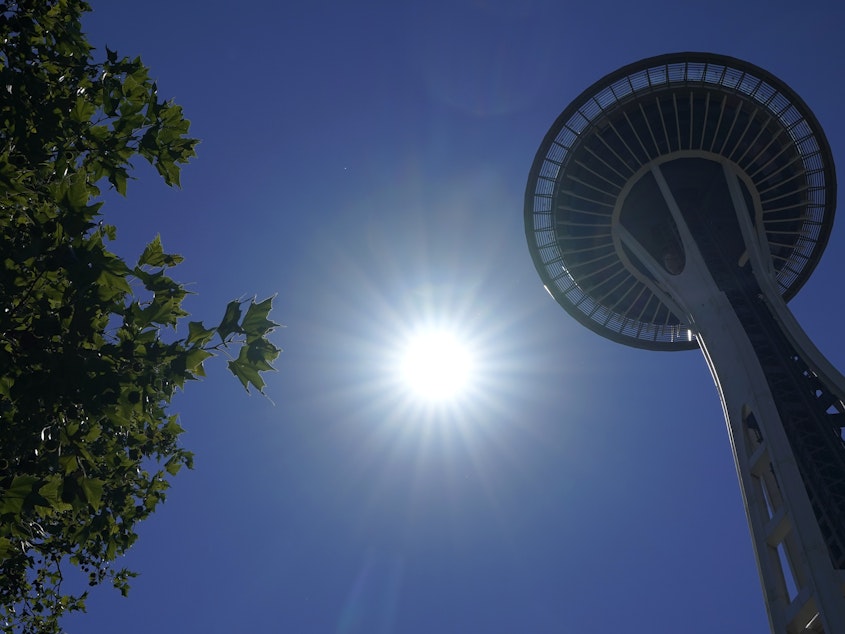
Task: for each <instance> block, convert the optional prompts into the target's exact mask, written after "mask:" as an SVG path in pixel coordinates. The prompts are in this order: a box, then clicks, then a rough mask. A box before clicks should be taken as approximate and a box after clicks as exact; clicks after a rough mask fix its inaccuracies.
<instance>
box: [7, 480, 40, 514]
mask: <svg viewBox="0 0 845 634" xmlns="http://www.w3.org/2000/svg"><path fill="white" fill-rule="evenodd" d="M38 482H39V479H38V478H36V477H33V476H29V475H20V476H16V477H15V479H14V480H12V484H11V486H9V488H8V489H7V490H6V492H5V493H4V494H3V497H2V498H0V514H2V513H14V514H16V515H17V514H20V513H21V511H22V510H23V507H24V502H25V501H26V498H28V497H29V495H30V494H31V493H33V492H34V491H35V489H36V487H35V485H36V484H37V483H38Z"/></svg>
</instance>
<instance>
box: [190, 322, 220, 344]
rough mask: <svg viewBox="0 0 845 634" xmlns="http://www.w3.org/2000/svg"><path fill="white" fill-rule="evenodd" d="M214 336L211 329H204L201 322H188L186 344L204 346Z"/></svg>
mask: <svg viewBox="0 0 845 634" xmlns="http://www.w3.org/2000/svg"><path fill="white" fill-rule="evenodd" d="M213 336H214V329H213V328H206V327H205V326H204V325H203V323H202V322H201V321H191V322H188V339H187V340H186V343H188V344H196V345H198V346H204V345H205V344H207V343H208V342H209V341H210V340H211V338H212V337H213Z"/></svg>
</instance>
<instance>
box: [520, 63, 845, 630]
mask: <svg viewBox="0 0 845 634" xmlns="http://www.w3.org/2000/svg"><path fill="white" fill-rule="evenodd" d="M525 210H526V211H525V225H526V236H527V238H528V241H529V246H530V249H531V253H532V257H533V258H534V262H535V265H536V267H537V270H538V272H539V273H540V275H541V278H542V279H543V282H544V284H545V286H546V289H547V290H548V291H549V293H550V294H551V295H552V296H553V297H554V298H555V299H556V300H557V301H558V303H560V304H561V305H562V306H563V307H564V308H565V309H566V310H567V311H568V312H569V313H570V314H572V315H573V316H575V317H576V318H577V319H578V320H579V321H581V322H582V323H583V324H585V325H586V326H588V327H589V328H591V329H593V330H594V331H596V332H598V333H599V334H601V335H603V336H605V337H608V338H610V339H612V340H615V341H618V342H622V343H626V344H628V345H633V346H636V347H642V348H648V349H653V350H682V349H689V348H693V347H699V348H700V349H701V350H702V352H703V353H704V356H705V359H706V360H707V363H708V366H709V367H710V370H711V373H712V375H713V378H714V381H715V382H716V386H717V388H718V391H719V395H720V398H721V401H722V405H723V409H724V413H725V419H726V421H727V426H728V432H729V435H730V439H731V446H732V450H733V454H734V459H735V463H736V468H737V473H738V477H739V481H740V485H741V490H742V495H743V500H744V503H745V508H746V513H747V518H748V523H749V527H750V530H751V535H752V541H753V544H754V549H755V554H756V558H757V564H758V570H759V572H760V577H761V582H762V585H763V594H764V598H765V601H766V604H767V609H768V612H769V619H770V625H771V628H772V631H773V632H776V633H778V634H780V633H789V634H792V633H798V632H826V633H828V634H837V633H840V632H845V600H843V589H845V443H843V432H842V429H843V425H845V413H844V412H845V407H843V400H845V379H843V377H842V375H841V374H839V372H838V371H837V370H835V369H834V368H833V367H832V366H831V365H830V363H829V362H828V361H827V360H826V359H825V358H824V357H823V355H822V354H821V353H820V352H819V351H818V349H817V348H816V347H815V345H814V344H813V343H812V342H811V341H810V340H809V338H808V337H807V336H806V335H805V334H804V332H803V330H802V329H801V328H800V326H799V325H798V324H797V322H796V320H795V319H794V317H793V316H792V314H791V312H790V311H789V310H788V308H787V307H786V301H788V300H789V299H790V298H791V297H792V296H793V295H794V294H795V293H796V292H797V291H798V290H799V289H800V288H801V286H802V285H803V284H804V282H805V281H806V280H807V278H808V277H809V275H810V274H811V273H812V271H813V269H814V268H815V266H816V264H817V263H818V260H819V257H820V256H821V253H822V251H823V249H824V247H825V245H826V243H827V239H828V236H829V233H830V229H831V226H832V219H833V213H834V210H835V176H834V172H833V161H832V157H831V154H830V150H829V146H828V144H827V141H826V139H825V137H824V134H823V132H822V130H821V127H820V126H819V124H818V122H817V121H816V119H815V117H814V116H813V115H812V112H811V111H810V110H809V108H808V107H807V106H806V105H805V104H804V102H803V101H802V100H801V99H800V98H799V97H798V96H797V95H796V94H795V93H793V92H792V91H791V90H790V89H789V88H788V87H787V86H785V85H784V84H783V82H781V81H780V80H778V79H777V78H775V77H773V76H772V75H770V74H768V73H766V72H765V71H763V70H762V69H759V68H757V67H755V66H753V65H750V64H747V63H745V62H741V61H739V60H735V59H732V58H727V57H722V56H715V55H710V54H697V53H682V54H677V55H667V56H662V57H659V58H652V59H650V60H645V61H643V62H640V63H637V64H633V65H631V66H627V67H625V68H622V69H620V70H619V71H617V72H615V73H613V74H611V75H609V76H607V77H606V78H604V79H603V80H601V81H600V82H597V83H596V84H594V85H593V86H592V87H591V88H589V89H588V90H587V91H585V92H584V93H583V94H582V95H581V96H580V97H578V98H577V99H576V100H575V102H573V104H572V105H571V106H570V107H569V108H567V110H565V111H564V112H563V113H562V114H561V116H560V117H559V118H558V119H557V121H556V122H555V124H554V125H553V126H552V128H551V130H550V131H549V133H548V134H547V136H546V138H545V140H544V141H543V144H542V145H541V148H540V151H539V152H538V154H537V157H536V159H535V162H534V165H533V167H532V171H531V175H530V177H529V185H528V189H527V191H526V206H525Z"/></svg>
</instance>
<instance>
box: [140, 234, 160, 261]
mask: <svg viewBox="0 0 845 634" xmlns="http://www.w3.org/2000/svg"><path fill="white" fill-rule="evenodd" d="M163 264H164V249H163V248H162V246H161V235H159V234H157V235H156V237H155V238H153V240H152V242H150V243H149V244H148V245H147V246H146V248H145V249H144V252H143V253H142V254H141V257H140V258H138V266H162V265H163Z"/></svg>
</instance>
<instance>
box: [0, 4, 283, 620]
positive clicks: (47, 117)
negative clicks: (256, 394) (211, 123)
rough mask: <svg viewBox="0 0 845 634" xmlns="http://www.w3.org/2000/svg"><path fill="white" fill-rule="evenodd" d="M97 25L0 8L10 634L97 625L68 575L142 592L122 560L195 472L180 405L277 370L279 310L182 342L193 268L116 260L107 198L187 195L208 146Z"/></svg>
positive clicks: (0, 279) (234, 319)
mask: <svg viewBox="0 0 845 634" xmlns="http://www.w3.org/2000/svg"><path fill="white" fill-rule="evenodd" d="M88 10H90V8H89V6H88V5H87V4H86V3H85V2H81V1H78V0H27V1H24V0H18V1H17V2H14V1H13V2H0V41H2V42H3V45H2V47H0V631H3V632H32V633H36V632H37V633H42V632H43V633H53V632H58V631H59V630H60V628H59V617H60V616H61V615H62V614H63V613H67V612H72V611H78V610H84V608H85V599H86V596H87V592H83V591H80V590H78V589H76V588H74V589H72V591H70V590H66V589H63V586H62V584H63V583H66V582H65V573H66V570H67V569H68V568H75V569H78V570H79V571H81V572H82V573H83V574H84V575H85V579H86V581H87V583H88V584H89V585H90V586H95V585H98V584H100V583H102V582H105V581H108V582H110V583H112V584H113V585H114V586H115V587H116V588H118V589H119V590H120V591H121V592H122V593H124V594H125V593H126V592H127V591H128V588H129V585H128V582H129V579H130V578H131V577H132V576H133V575H134V573H132V572H130V571H128V570H125V569H121V568H119V567H117V566H116V564H115V561H116V559H117V558H118V557H119V556H120V555H122V554H123V553H125V552H126V550H127V549H128V548H129V547H130V546H132V544H133V543H134V542H135V540H136V538H137V534H136V532H135V529H136V525H137V523H138V522H139V521H141V520H143V519H145V518H146V517H148V516H149V515H150V514H151V513H152V512H153V511H154V510H155V509H156V507H157V505H158V504H159V503H161V502H162V501H164V499H165V495H166V492H167V489H168V487H169V486H170V483H169V478H170V477H171V476H173V475H176V474H177V473H178V472H179V470H180V469H181V468H182V467H183V466H187V467H191V465H192V460H193V456H192V454H191V453H190V452H189V451H187V450H185V449H184V448H183V447H182V446H181V444H180V442H179V437H180V434H181V433H182V431H183V430H182V428H181V427H180V426H179V424H178V421H177V417H176V416H174V415H172V414H170V413H169V410H168V406H169V404H170V402H171V399H172V397H173V396H174V394H175V391H176V390H177V389H182V388H183V387H184V385H185V383H186V382H187V381H189V380H193V379H196V378H198V377H201V376H204V374H205V371H204V362H205V361H206V360H207V359H208V358H209V357H211V356H213V355H215V354H216V353H218V352H221V351H224V352H226V353H227V354H229V357H230V360H229V368H230V370H231V371H232V373H233V374H234V375H235V376H236V377H237V378H238V379H239V380H240V382H241V383H242V384H243V386H244V387H245V388H247V389H248V388H249V386H250V385H252V386H254V387H255V388H256V389H257V390H259V391H262V390H263V388H264V380H263V379H262V376H261V373H262V372H265V371H268V370H271V369H272V365H271V364H272V362H273V360H274V359H275V358H276V357H277V356H278V354H279V349H278V348H277V347H276V346H275V345H274V344H273V343H271V342H270V341H269V339H268V335H269V334H270V333H271V332H272V331H273V330H274V328H276V327H277V326H278V324H275V323H274V322H272V321H271V320H270V319H269V318H268V315H269V312H270V308H271V303H272V298H271V299H266V300H264V301H260V302H259V301H255V300H246V301H242V300H236V301H233V302H231V303H230V304H229V305H228V306H227V307H226V310H225V312H224V316H223V319H222V320H221V321H220V323H219V324H218V325H217V326H212V327H207V326H205V325H204V324H203V323H202V322H200V321H190V322H189V323H187V328H186V330H187V334H186V335H185V336H183V337H182V338H178V337H177V336H176V334H175V333H176V332H178V330H177V326H179V325H180V324H183V323H184V322H185V321H187V319H186V318H187V317H188V314H187V312H186V311H185V310H184V309H183V308H182V302H183V300H184V299H185V297H186V295H187V291H186V290H185V288H184V286H183V285H182V284H180V283H178V282H177V281H175V280H174V279H173V278H171V277H170V269H171V268H172V267H173V266H175V265H177V264H178V263H179V262H180V261H181V257H180V256H178V255H175V254H169V253H166V252H165V251H164V249H163V247H162V243H161V240H160V238H158V237H156V238H155V239H154V240H153V241H152V242H151V243H150V244H149V245H148V246H147V247H146V249H145V250H144V252H143V253H142V254H141V256H140V257H139V258H138V260H137V262H136V263H134V264H129V263H127V262H126V261H125V260H124V259H122V258H121V257H118V256H117V255H116V254H115V253H113V252H112V251H111V250H110V249H109V243H110V242H111V241H113V240H114V239H115V238H116V233H117V231H116V228H115V227H113V226H109V225H106V224H104V223H103V222H102V219H101V216H100V207H101V205H102V202H101V201H100V200H98V199H99V197H100V187H101V186H103V185H105V184H109V185H110V186H111V187H113V188H114V189H115V190H117V191H118V192H119V193H120V194H124V195H125V193H126V184H127V181H128V180H129V179H130V178H131V169H132V163H131V160H132V159H133V158H136V157H139V156H140V157H141V158H143V159H145V160H146V161H148V162H149V163H150V164H151V165H153V166H154V167H155V169H156V170H157V171H158V173H159V174H160V175H161V177H162V178H163V179H164V181H165V182H166V183H167V184H169V185H174V186H178V185H179V173H180V168H181V165H183V164H184V163H186V162H187V161H188V160H189V159H190V158H191V157H192V156H194V147H195V145H196V143H197V141H196V140H195V139H192V138H190V137H188V136H187V134H188V130H189V123H188V121H187V120H186V119H185V118H184V116H183V113H182V110H181V108H180V107H179V106H177V105H174V104H173V103H171V102H169V101H162V100H161V99H160V98H159V97H158V93H157V88H156V84H155V82H153V81H152V80H151V79H150V77H149V73H148V69H147V68H146V67H145V66H144V65H143V64H142V62H141V60H140V59H138V58H135V59H129V58H125V57H119V56H118V55H117V53H115V52H113V51H110V50H106V55H105V59H101V60H99V61H97V60H95V59H94V57H93V51H92V48H91V47H90V45H89V43H88V41H87V40H86V38H85V36H84V34H83V32H82V30H81V23H80V19H81V16H82V15H83V14H84V13H85V12H86V11H88ZM165 331H170V333H172V334H168V336H163V335H164V334H165ZM235 351H237V354H235ZM76 576H78V575H76ZM66 585H67V584H66Z"/></svg>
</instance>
